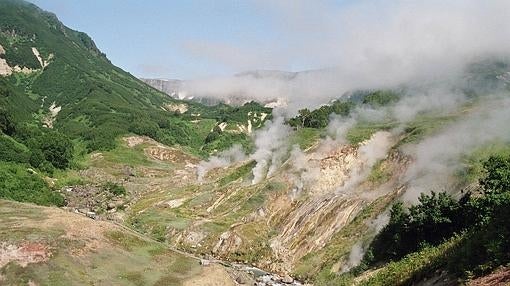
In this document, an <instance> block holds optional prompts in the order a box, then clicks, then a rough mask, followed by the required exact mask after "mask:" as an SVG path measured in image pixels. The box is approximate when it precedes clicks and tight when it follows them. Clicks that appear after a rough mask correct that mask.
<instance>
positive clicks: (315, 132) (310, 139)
mask: <svg viewBox="0 0 510 286" xmlns="http://www.w3.org/2000/svg"><path fill="white" fill-rule="evenodd" d="M321 133H322V130H321V129H317V128H299V129H297V130H296V132H294V133H293V134H292V136H291V138H290V143H291V144H290V145H295V144H297V145H299V148H301V150H306V149H307V148H310V147H311V146H313V145H314V144H315V143H316V142H317V141H318V140H319V139H320V136H321Z"/></svg>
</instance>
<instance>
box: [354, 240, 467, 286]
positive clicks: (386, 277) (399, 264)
mask: <svg viewBox="0 0 510 286" xmlns="http://www.w3.org/2000/svg"><path fill="white" fill-rule="evenodd" d="M462 239H463V236H454V237H453V238H451V239H449V240H448V241H446V242H444V243H442V244H440V245H439V246H436V247H426V248H424V249H422V250H421V251H418V252H415V253H411V254H409V255H407V256H406V257H404V258H403V259H401V260H399V261H395V262H390V263H388V264H387V265H386V266H385V267H384V268H383V269H382V270H380V271H378V272H377V273H376V274H375V275H374V276H372V277H370V278H369V279H368V280H366V281H363V282H362V283H360V285H366V286H378V285H381V286H382V285H411V284H413V282H414V283H415V282H418V281H420V280H422V279H423V278H424V277H427V275H430V274H431V273H433V272H434V271H435V270H436V269H439V268H440V267H442V266H444V265H445V263H446V261H447V257H448V256H449V254H450V253H451V252H452V251H453V250H454V249H455V247H456V246H457V245H458V244H459V243H460V242H461V241H462Z"/></svg>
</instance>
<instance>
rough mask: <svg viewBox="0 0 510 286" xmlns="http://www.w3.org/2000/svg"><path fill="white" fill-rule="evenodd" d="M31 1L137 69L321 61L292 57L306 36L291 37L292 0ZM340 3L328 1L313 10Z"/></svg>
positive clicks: (186, 70) (183, 71)
mask: <svg viewBox="0 0 510 286" xmlns="http://www.w3.org/2000/svg"><path fill="white" fill-rule="evenodd" d="M30 1H31V2H33V3H34V4H36V5H38V6H39V7H41V8H43V9H44V10H48V11H51V12H54V13H55V14H57V16H58V17H59V19H60V20H61V21H62V22H63V23H64V24H65V25H67V26H69V27H71V28H73V29H76V30H80V31H84V32H86V33H88V34H89V35H90V36H91V37H92V38H93V39H94V41H95V42H96V44H97V45H98V46H99V48H100V49H101V50H102V51H103V52H105V53H106V54H107V56H108V57H109V58H110V60H111V61H112V62H113V63H114V64H116V65H118V66H120V67H122V68H124V69H126V70H127V71H129V72H131V73H133V74H135V75H137V76H144V77H169V78H196V77H203V76H211V75H227V74H232V73H235V72H240V71H243V70H247V69H256V68H260V69H286V70H301V69H306V68H314V67H316V66H317V65H320V64H322V63H315V62H313V61H312V62H310V61H309V59H306V58H307V57H306V51H301V52H300V53H298V54H296V55H294V56H293V57H291V56H290V55H291V54H292V52H291V47H293V46H296V45H300V43H299V42H298V41H296V40H295V38H294V37H288V34H289V31H288V28H289V27H288V25H291V24H289V23H291V21H289V22H286V19H284V18H285V17H286V15H282V11H284V10H288V9H289V7H291V9H295V8H294V3H293V2H294V1H279V2H276V1H265V0H261V1H249V0H246V1H244V0H239V1H226V0H225V1H222V0H215V1H212V0H211V1H205V0H196V1H188V0H181V1H167V0H151V1H138V0H87V1H83V0H30ZM298 2H300V1H295V3H296V5H295V6H296V7H297V8H296V9H300V11H302V12H307V13H308V11H307V10H309V8H307V5H308V4H306V5H303V4H302V3H298ZM301 2H303V1H301ZM307 2H309V3H313V2H314V1H307ZM341 2H343V1H325V3H323V4H324V5H323V6H324V7H319V8H317V5H315V4H314V9H315V8H317V9H323V8H326V9H327V7H326V5H327V6H328V7H329V6H334V7H339V6H340V5H339V4H340V3H341ZM319 6H320V5H319ZM315 16H318V17H321V16H320V15H315ZM304 20H305V22H306V19H304ZM309 20H310V21H314V20H313V19H312V18H311V19H309ZM299 29H300V28H299V27H297V32H298V33H299ZM308 33H315V32H313V31H308Z"/></svg>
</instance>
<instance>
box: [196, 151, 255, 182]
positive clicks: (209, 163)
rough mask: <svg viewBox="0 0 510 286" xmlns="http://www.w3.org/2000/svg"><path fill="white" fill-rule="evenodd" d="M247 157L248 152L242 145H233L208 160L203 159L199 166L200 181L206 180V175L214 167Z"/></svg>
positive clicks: (198, 176)
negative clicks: (245, 151) (246, 152)
mask: <svg viewBox="0 0 510 286" xmlns="http://www.w3.org/2000/svg"><path fill="white" fill-rule="evenodd" d="M244 159H246V154H245V153H244V151H243V148H242V146H241V145H237V144H236V145H233V146H232V147H231V148H229V149H228V150H225V151H222V152H220V153H219V154H218V155H216V156H212V157H210V158H209V159H208V160H206V161H201V162H200V163H199V164H198V166H197V179H198V181H199V182H202V181H203V180H204V176H205V175H206V174H207V172H209V171H210V170H212V169H215V168H222V167H227V166H229V165H231V164H233V163H235V162H239V161H242V160H244Z"/></svg>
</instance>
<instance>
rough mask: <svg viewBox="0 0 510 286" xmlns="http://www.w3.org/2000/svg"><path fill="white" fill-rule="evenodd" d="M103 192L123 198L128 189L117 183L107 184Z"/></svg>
mask: <svg viewBox="0 0 510 286" xmlns="http://www.w3.org/2000/svg"><path fill="white" fill-rule="evenodd" d="M103 190H105V191H107V192H110V193H112V194H113V195H115V196H122V195H125V194H126V189H125V188H124V186H122V185H118V184H116V183H112V182H107V183H106V184H104V185H103Z"/></svg>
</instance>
